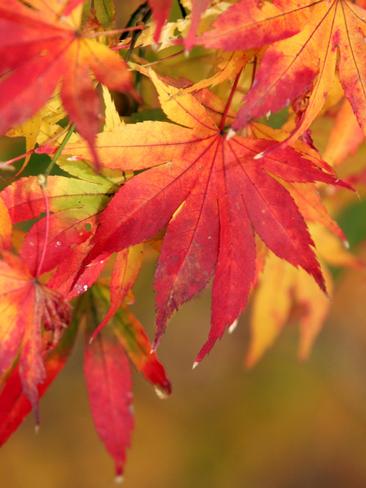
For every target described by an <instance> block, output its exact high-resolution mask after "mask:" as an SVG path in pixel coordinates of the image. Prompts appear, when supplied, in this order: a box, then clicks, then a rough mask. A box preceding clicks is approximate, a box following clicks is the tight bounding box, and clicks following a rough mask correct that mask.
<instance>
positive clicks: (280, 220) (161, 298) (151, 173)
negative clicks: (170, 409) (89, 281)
mask: <svg viewBox="0 0 366 488" xmlns="http://www.w3.org/2000/svg"><path fill="white" fill-rule="evenodd" d="M151 78H152V80H153V82H154V84H155V87H156V89H157V91H158V93H159V97H160V101H161V104H162V108H163V110H164V111H165V113H166V115H167V116H168V117H169V118H170V119H171V120H172V121H173V122H176V124H180V125H176V124H173V123H167V122H144V123H140V124H134V125H127V126H125V127H122V128H120V129H118V130H116V131H114V132H109V133H108V134H103V133H101V134H99V136H98V138H97V143H96V145H97V148H98V151H99V153H100V155H101V159H102V161H103V164H104V165H105V166H106V167H111V168H120V169H123V170H143V169H145V168H150V169H148V170H147V171H143V172H141V173H140V174H138V175H137V176H135V177H134V178H132V179H131V180H130V181H128V182H127V183H126V184H125V185H124V186H123V187H122V188H121V189H120V190H119V191H118V192H117V194H116V195H115V196H114V198H113V199H112V201H111V202H110V204H109V205H108V206H107V208H106V210H105V211H104V212H103V213H102V214H101V217H100V219H99V227H98V230H97V232H96V235H95V239H94V248H93V249H92V251H91V252H90V254H89V256H88V258H87V260H86V261H85V263H84V264H86V263H88V262H90V261H92V260H94V259H95V258H97V257H99V258H100V257H102V256H104V255H108V254H110V253H112V252H115V251H120V250H121V249H124V248H126V247H128V246H130V245H133V244H135V243H137V242H141V241H144V240H146V239H149V238H151V237H153V236H154V235H155V234H156V233H157V232H158V231H159V230H161V229H162V228H164V227H165V226H166V225H168V227H167V232H166V235H165V238H164V242H163V246H162V250H161V255H160V258H159V263H158V267H157V271H156V275H155V291H156V304H157V337H156V342H157V341H158V339H159V337H160V336H161V334H162V332H163V331H164V329H165V325H166V322H167V320H168V318H169V317H170V315H171V314H172V313H173V311H174V310H175V309H176V308H178V307H179V306H180V305H181V304H183V303H184V302H186V301H187V300H189V299H191V298H192V297H193V296H195V295H196V294H197V293H199V292H200V291H201V290H202V289H203V288H204V287H205V286H206V285H207V284H208V282H209V280H210V279H211V277H212V275H213V273H214V274H215V276H214V282H213V291H212V297H213V299H212V319H211V330H210V334H209V339H208V341H207V342H206V344H205V345H204V346H203V348H202V349H201V351H200V353H199V355H198V357H197V360H198V361H200V360H201V359H202V358H203V356H204V355H205V354H206V353H207V352H208V351H209V350H210V349H211V347H212V346H213V344H214V343H215V341H216V340H217V339H218V338H219V337H221V336H222V334H223V333H224V331H225V329H226V328H227V327H228V326H230V324H231V323H232V322H233V321H234V320H235V319H236V318H237V317H238V316H239V314H240V312H241V311H242V309H243V307H244V306H245V303H246V301H247V297H248V294H249V291H250V289H251V288H252V286H253V282H254V279H255V255H256V250H255V240H254V234H258V235H259V236H260V238H261V239H262V240H263V241H264V242H265V244H266V246H267V247H268V248H269V249H271V250H272V251H273V252H274V253H275V254H277V255H278V256H279V257H281V258H283V259H285V260H287V261H288V262H290V263H291V264H293V265H295V266H300V267H302V268H303V269H305V270H306V271H307V272H308V273H310V274H312V275H313V276H314V278H315V279H316V281H317V282H318V284H319V285H320V286H321V287H322V288H324V282H323V278H322V275H321V272H320V269H319V265H318V263H317V260H316V258H315V255H314V252H313V250H312V245H313V243H312V240H311V238H310V235H309V233H308V231H307V227H306V224H305V222H304V219H303V217H302V215H301V213H300V212H299V210H298V208H297V206H296V205H295V203H294V201H293V199H292V198H291V196H290V194H289V193H288V191H287V190H286V189H285V188H284V187H283V186H282V185H281V183H280V181H278V179H281V180H285V181H290V182H291V181H296V182H302V183H305V182H313V181H323V182H325V183H333V184H334V183H336V182H337V180H336V179H335V177H334V176H333V174H332V173H331V172H327V170H326V169H325V168H326V165H323V166H322V163H321V162H320V161H319V160H318V161H316V162H315V160H314V159H313V160H311V158H310V157H309V156H308V155H303V154H301V153H299V152H297V151H295V150H294V149H291V148H284V149H279V150H278V151H274V152H273V153H272V154H271V156H270V157H267V158H263V159H261V160H255V159H254V156H255V154H257V153H258V152H261V151H263V150H264V149H266V148H267V147H268V146H269V145H271V141H269V140H260V139H254V138H243V137H239V136H236V137H233V138H232V139H230V140H228V139H227V137H226V131H225V119H226V113H227V110H228V106H229V104H230V100H231V96H230V99H229V102H228V103H227V104H226V108H225V107H224V105H222V111H223V115H222V117H221V123H220V124H219V126H217V125H216V123H215V120H214V119H213V118H211V117H210V115H209V113H208V112H207V111H206V109H205V108H204V106H203V105H201V104H200V103H199V101H198V100H197V99H196V98H195V97H194V96H192V95H191V94H188V93H186V92H185V91H184V90H182V89H178V88H175V87H173V86H169V85H166V84H165V83H164V82H163V81H161V80H160V79H159V78H158V77H157V75H156V74H154V73H153V72H151ZM237 81H238V77H237V80H236V83H237ZM236 83H235V84H234V88H235V85H236ZM232 93H233V92H232ZM66 151H67V152H68V153H70V154H74V155H76V156H77V157H84V158H90V153H89V151H88V148H87V146H85V145H83V144H77V143H75V144H70V145H69V146H68V147H67V148H66Z"/></svg>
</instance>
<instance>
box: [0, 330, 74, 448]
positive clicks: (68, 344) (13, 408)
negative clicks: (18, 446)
mask: <svg viewBox="0 0 366 488" xmlns="http://www.w3.org/2000/svg"><path fill="white" fill-rule="evenodd" d="M76 332H77V327H76V322H74V324H73V325H71V326H70V327H68V328H67V329H66V331H65V332H64V334H63V336H62V338H61V340H60V342H59V343H58V345H57V346H56V347H55V348H54V349H52V350H51V351H49V352H48V353H47V354H46V356H45V358H44V367H45V372H46V374H45V379H44V381H43V382H42V383H40V384H39V385H37V389H38V395H39V397H40V398H41V397H42V396H43V395H44V394H45V392H46V391H47V389H48V387H49V386H50V385H51V384H52V383H53V381H54V380H55V378H56V377H57V375H58V374H59V373H60V371H61V370H62V369H63V367H64V366H65V363H66V361H67V359H68V357H69V355H70V353H71V351H72V348H73V345H74V342H75V338H76ZM31 410H32V404H31V402H30V401H29V400H28V398H27V396H26V395H25V394H24V393H23V389H22V381H21V374H20V371H19V366H15V368H14V369H13V370H12V371H11V373H10V375H9V377H8V378H6V382H5V384H4V386H3V388H2V390H1V392H0V445H2V444H4V443H5V442H6V441H7V439H8V438H9V436H10V435H11V434H12V433H13V432H14V431H15V430H16V429H17V428H18V427H19V426H20V424H21V423H22V421H23V420H24V419H25V417H26V416H27V415H28V414H29V413H30V412H31Z"/></svg>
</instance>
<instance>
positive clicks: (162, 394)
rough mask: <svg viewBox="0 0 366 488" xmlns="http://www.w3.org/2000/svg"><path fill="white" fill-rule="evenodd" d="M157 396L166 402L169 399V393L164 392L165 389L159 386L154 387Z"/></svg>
mask: <svg viewBox="0 0 366 488" xmlns="http://www.w3.org/2000/svg"><path fill="white" fill-rule="evenodd" d="M154 390H155V393H156V396H157V397H158V398H159V399H160V400H166V399H167V398H168V397H169V393H168V392H167V391H166V390H163V388H160V387H159V386H155V387H154Z"/></svg>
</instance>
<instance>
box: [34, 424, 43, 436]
mask: <svg viewBox="0 0 366 488" xmlns="http://www.w3.org/2000/svg"><path fill="white" fill-rule="evenodd" d="M40 428H41V426H40V425H39V424H36V425H35V426H34V433H35V434H36V435H38V434H39V430H40Z"/></svg>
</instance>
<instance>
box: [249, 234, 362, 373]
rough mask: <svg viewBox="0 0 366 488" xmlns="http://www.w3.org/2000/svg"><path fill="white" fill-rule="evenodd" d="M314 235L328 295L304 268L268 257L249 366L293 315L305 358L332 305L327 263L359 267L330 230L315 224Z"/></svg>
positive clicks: (257, 302) (254, 312)
mask: <svg viewBox="0 0 366 488" xmlns="http://www.w3.org/2000/svg"><path fill="white" fill-rule="evenodd" d="M312 234H313V235H314V238H315V241H316V243H317V249H318V250H319V255H320V256H321V261H322V271H323V275H324V276H325V279H326V283H327V290H328V296H326V295H324V293H322V292H321V290H320V289H319V288H318V287H317V286H316V285H315V283H314V281H313V280H311V279H310V277H309V276H308V275H307V274H306V273H304V272H303V271H302V270H295V269H294V268H291V267H290V266H289V265H288V263H286V262H285V261H282V260H280V259H278V258H277V257H276V256H275V255H274V254H270V255H269V256H267V259H266V264H265V268H264V272H263V274H262V276H261V279H260V283H259V285H258V287H257V290H256V293H255V296H254V300H253V308H252V314H251V320H250V327H251V341H250V345H249V350H248V353H247V357H246V365H247V366H253V365H254V364H256V363H257V361H258V360H259V359H260V358H261V357H262V355H263V354H264V353H265V351H266V350H267V349H268V348H269V347H270V346H271V345H272V343H273V342H274V340H275V339H276V338H277V337H278V336H279V334H280V333H281V331H282V329H283V328H284V326H285V325H286V323H288V321H289V319H290V318H291V317H294V318H295V319H297V321H298V322H299V325H300V341H299V349H298V355H299V357H300V359H305V358H306V357H307V356H308V355H309V352H310V349H311V347H312V345H313V343H314V340H315V339H316V337H317V335H318V334H319V332H320V330H321V328H322V326H323V324H324V320H325V318H326V316H327V314H328V312H329V308H330V306H331V300H330V297H331V296H332V293H333V280H332V277H331V274H330V273H329V271H328V269H327V266H326V264H328V265H329V264H330V265H332V266H352V267H357V266H360V262H359V260H358V259H357V258H355V257H354V256H352V255H351V254H350V253H349V252H347V251H346V250H345V249H344V247H343V246H342V244H341V243H340V241H339V240H338V239H337V238H336V237H335V236H334V235H333V234H331V233H330V232H329V231H328V230H326V231H325V230H324V229H322V228H321V227H319V226H318V225H317V226H315V225H312Z"/></svg>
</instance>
